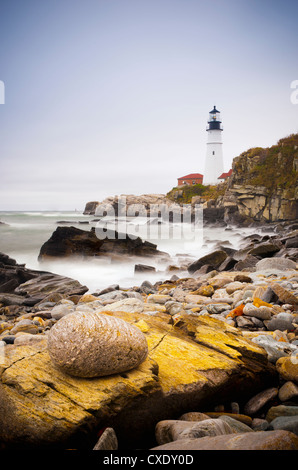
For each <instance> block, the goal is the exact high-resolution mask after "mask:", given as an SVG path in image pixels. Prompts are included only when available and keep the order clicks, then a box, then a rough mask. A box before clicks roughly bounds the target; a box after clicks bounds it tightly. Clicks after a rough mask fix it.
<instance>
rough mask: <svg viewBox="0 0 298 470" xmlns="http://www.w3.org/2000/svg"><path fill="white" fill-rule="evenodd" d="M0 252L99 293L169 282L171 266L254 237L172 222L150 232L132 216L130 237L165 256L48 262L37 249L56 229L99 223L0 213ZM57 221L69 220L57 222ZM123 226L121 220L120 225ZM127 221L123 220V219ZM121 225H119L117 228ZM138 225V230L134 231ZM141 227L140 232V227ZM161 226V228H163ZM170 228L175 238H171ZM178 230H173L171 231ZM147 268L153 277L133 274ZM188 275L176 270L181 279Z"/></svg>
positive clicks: (246, 231) (71, 215)
mask: <svg viewBox="0 0 298 470" xmlns="http://www.w3.org/2000/svg"><path fill="white" fill-rule="evenodd" d="M0 221H1V222H4V223H5V224H0V251H1V252H2V253H5V254H7V255H9V256H10V257H12V258H14V259H15V260H16V261H17V263H19V264H23V263H25V265H26V267H27V268H30V269H37V270H42V271H50V272H53V273H56V274H60V275H63V276H68V277H71V278H73V279H76V280H78V281H79V282H80V283H81V284H83V285H86V286H87V287H88V288H89V291H90V292H95V291H96V290H98V289H103V288H106V287H108V286H109V285H111V284H119V285H120V287H123V288H129V287H132V286H138V285H140V284H141V283H142V282H143V280H145V279H147V280H149V281H151V282H156V281H160V280H166V279H170V278H171V276H172V275H173V274H174V273H175V272H167V268H168V266H169V265H176V266H177V265H178V266H181V265H187V264H189V263H191V262H192V261H194V260H196V259H198V258H200V257H201V256H203V255H205V254H207V253H209V252H210V251H212V250H213V249H216V248H217V246H218V245H220V244H222V245H224V246H227V247H231V248H236V249H237V248H240V246H241V242H242V241H243V237H245V236H247V235H250V234H252V233H256V232H257V230H256V228H243V229H240V228H234V227H204V228H202V226H199V227H197V228H196V232H194V231H193V228H192V227H191V226H190V224H188V225H187V224H183V228H181V227H182V224H181V226H180V227H179V226H178V225H179V224H172V223H167V222H163V223H162V225H161V226H160V227H159V229H158V230H159V231H158V232H157V228H156V227H157V225H156V223H155V224H154V223H153V226H152V230H151V229H148V228H147V227H148V226H149V225H148V220H147V219H141V218H131V219H129V221H128V224H127V230H128V233H131V232H132V233H134V234H137V233H138V231H139V232H140V235H141V238H142V239H143V240H145V239H147V240H148V241H151V242H152V243H155V244H156V245H157V249H158V250H160V251H163V252H166V253H168V254H169V255H170V259H169V258H168V257H161V258H160V259H154V258H139V257H137V258H136V257H127V256H126V255H125V256H123V259H119V257H117V259H116V260H115V259H110V258H109V257H104V258H93V257H92V258H85V259H82V258H76V259H67V258H61V259H59V260H58V259H57V260H51V261H42V262H40V261H38V255H39V251H40V248H41V246H42V245H43V243H45V242H46V241H47V240H48V239H49V238H50V236H51V235H52V233H53V232H54V231H55V230H56V228H57V227H58V226H59V225H63V226H75V227H77V228H80V229H81V230H86V231H89V230H90V229H91V227H95V228H96V227H100V226H101V222H96V221H95V216H86V215H83V214H81V213H79V212H0ZM61 221H64V222H68V223H67V224H61ZM87 222H88V223H87ZM122 222H124V221H122ZM126 222H127V220H126ZM122 226H123V224H122V225H121V227H122ZM136 227H138V228H136ZM140 227H141V229H140ZM161 227H162V229H161ZM173 230H174V235H173V234H172V237H171V236H170V234H171V231H173ZM175 230H176V231H175ZM138 263H141V264H147V265H150V266H154V267H155V268H156V273H150V274H149V273H141V274H140V273H138V274H135V273H134V266H135V264H138ZM183 274H184V275H185V276H187V271H185V273H181V272H179V276H180V277H181V276H182V275H183Z"/></svg>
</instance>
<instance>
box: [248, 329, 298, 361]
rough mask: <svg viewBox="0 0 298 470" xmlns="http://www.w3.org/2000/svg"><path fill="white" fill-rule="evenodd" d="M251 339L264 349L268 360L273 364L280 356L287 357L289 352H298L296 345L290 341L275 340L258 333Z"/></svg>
mask: <svg viewBox="0 0 298 470" xmlns="http://www.w3.org/2000/svg"><path fill="white" fill-rule="evenodd" d="M252 341H253V342H254V343H256V344H258V345H259V346H261V347H262V348H264V349H265V350H266V352H267V354H268V360H269V362H272V363H273V364H275V363H276V362H277V360H278V359H279V358H281V357H284V356H285V357H287V356H289V354H295V353H297V354H298V350H297V347H296V346H294V345H292V344H291V343H285V342H280V341H276V340H275V339H274V338H273V337H272V336H270V335H258V336H257V337H255V338H252Z"/></svg>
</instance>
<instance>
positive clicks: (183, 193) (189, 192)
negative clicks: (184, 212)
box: [166, 183, 227, 204]
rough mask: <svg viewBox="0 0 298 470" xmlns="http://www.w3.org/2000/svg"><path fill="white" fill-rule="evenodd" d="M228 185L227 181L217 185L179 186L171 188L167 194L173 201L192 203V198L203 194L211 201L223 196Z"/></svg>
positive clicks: (203, 196)
mask: <svg viewBox="0 0 298 470" xmlns="http://www.w3.org/2000/svg"><path fill="white" fill-rule="evenodd" d="M226 186H227V185H226V183H221V184H219V185H217V186H209V185H208V186H204V185H203V184H194V185H184V186H177V187H175V188H173V189H171V191H169V192H168V193H167V195H166V196H167V198H168V199H170V200H171V201H175V202H178V203H181V204H190V203H191V200H192V198H193V197H195V196H201V197H202V198H203V199H205V200H206V201H209V200H211V199H217V198H218V197H219V196H223V195H224V193H225V190H226ZM178 192H179V193H178ZM178 194H179V196H178ZM177 196H178V197H177Z"/></svg>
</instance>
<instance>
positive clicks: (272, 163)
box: [217, 134, 298, 222]
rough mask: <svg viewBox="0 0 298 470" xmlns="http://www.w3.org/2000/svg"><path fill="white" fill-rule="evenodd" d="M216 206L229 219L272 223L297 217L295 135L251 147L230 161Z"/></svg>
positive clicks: (297, 152) (297, 149)
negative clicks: (223, 211) (228, 175)
mask: <svg viewBox="0 0 298 470" xmlns="http://www.w3.org/2000/svg"><path fill="white" fill-rule="evenodd" d="M232 168H233V174H232V176H231V178H230V180H229V182H228V185H227V189H226V191H225V194H224V196H223V197H222V198H220V199H219V200H218V201H217V204H218V205H221V206H224V207H225V217H226V218H227V219H232V220H235V221H237V220H239V221H241V220H248V221H250V220H251V221H260V222H275V221H285V220H295V219H296V218H297V207H298V204H297V200H298V186H297V176H298V175H297V171H298V134H293V135H291V136H289V137H286V138H284V139H281V140H279V142H278V143H277V144H276V145H274V146H272V147H270V148H259V147H258V148H252V149H250V150H248V151H246V152H243V153H242V154H241V155H240V156H239V157H236V158H234V160H233V166H232Z"/></svg>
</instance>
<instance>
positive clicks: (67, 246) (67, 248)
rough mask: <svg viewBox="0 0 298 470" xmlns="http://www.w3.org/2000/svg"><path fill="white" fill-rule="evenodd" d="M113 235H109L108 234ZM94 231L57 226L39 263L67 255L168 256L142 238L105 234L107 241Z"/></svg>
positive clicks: (42, 248) (41, 253)
mask: <svg viewBox="0 0 298 470" xmlns="http://www.w3.org/2000/svg"><path fill="white" fill-rule="evenodd" d="M109 232H110V235H109ZM97 235H98V233H97V231H96V229H95V228H92V229H91V230H90V231H86V230H81V229H78V228H76V227H57V229H56V230H55V231H54V232H53V234H52V236H51V237H50V238H49V240H48V241H46V242H45V243H44V244H43V245H42V247H41V249H40V253H39V256H38V259H39V260H40V261H42V260H44V259H47V258H60V257H67V256H81V257H85V256H107V255H110V256H112V255H130V256H144V257H146V256H158V255H161V256H167V254H166V253H163V252H161V251H159V250H157V249H156V245H154V244H153V243H150V242H148V241H142V240H141V238H140V237H136V238H132V237H130V236H129V235H128V234H119V233H118V232H114V231H107V232H105V236H106V238H99V237H98V236H97Z"/></svg>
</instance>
